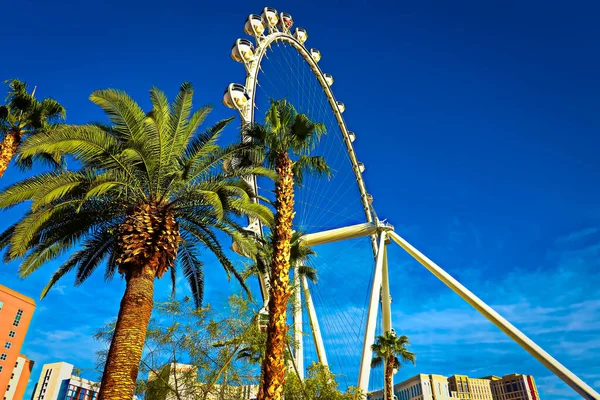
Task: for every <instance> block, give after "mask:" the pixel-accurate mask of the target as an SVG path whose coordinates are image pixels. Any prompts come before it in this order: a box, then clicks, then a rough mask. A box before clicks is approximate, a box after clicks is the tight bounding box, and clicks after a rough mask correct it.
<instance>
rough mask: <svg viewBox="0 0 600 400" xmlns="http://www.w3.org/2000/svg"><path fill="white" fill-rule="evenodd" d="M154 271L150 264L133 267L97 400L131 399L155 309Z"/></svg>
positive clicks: (127, 279) (127, 280)
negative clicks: (147, 331)
mask: <svg viewBox="0 0 600 400" xmlns="http://www.w3.org/2000/svg"><path fill="white" fill-rule="evenodd" d="M154 277H155V271H154V268H152V267H151V266H150V265H148V266H143V267H141V268H132V270H131V272H129V273H128V274H127V277H126V282H127V287H126V289H125V294H124V295H123V299H122V300H121V309H120V310H119V318H118V319H117V326H116V327H115V333H114V335H113V339H112V342H111V344H110V350H109V351H108V357H107V359H106V365H105V367H104V374H103V376H102V385H101V386H100V395H99V397H98V398H99V400H117V399H118V400H131V399H132V398H133V394H134V391H135V382H136V380H137V376H138V368H139V364H140V360H141V358H142V351H143V350H144V341H145V340H146V330H147V329H148V323H149V321H150V315H151V314H152V307H153V306H154V298H153V296H154Z"/></svg>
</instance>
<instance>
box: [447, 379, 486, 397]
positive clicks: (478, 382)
mask: <svg viewBox="0 0 600 400" xmlns="http://www.w3.org/2000/svg"><path fill="white" fill-rule="evenodd" d="M448 386H449V388H450V391H451V392H456V395H457V397H458V398H459V399H469V400H494V398H493V396H492V382H491V381H490V380H489V379H478V378H469V377H468V376H466V375H452V376H451V377H450V378H448Z"/></svg>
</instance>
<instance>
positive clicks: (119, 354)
mask: <svg viewBox="0 0 600 400" xmlns="http://www.w3.org/2000/svg"><path fill="white" fill-rule="evenodd" d="M117 235H118V237H117V252H118V255H117V258H116V263H117V264H118V265H119V272H120V273H122V274H123V275H125V281H126V283H127V286H126V289H125V294H124V295H123V299H122V300H121V308H120V310H119V318H118V319H117V325H116V327H115V333H114V335H113V339H112V342H111V344H110V349H109V351H108V356H107V359H106V365H105V367H104V374H103V375H102V385H101V387H100V394H99V396H98V399H99V400H131V399H132V398H133V394H134V391H135V382H136V380H137V376H138V368H139V364H140V360H141V358H142V352H143V350H144V342H145V340H146V331H147V329H148V323H149V321H150V315H151V314H152V308H153V306H154V298H153V296H154V279H155V278H157V277H158V278H160V277H161V276H162V275H163V274H164V273H165V272H166V271H167V270H168V269H169V268H170V267H172V266H173V264H174V262H175V258H176V257H177V249H178V246H179V242H180V240H181V239H180V235H179V227H178V225H177V222H176V220H175V216H174V215H173V213H172V212H171V211H170V210H168V209H165V208H161V207H160V205H157V204H155V203H149V204H141V205H139V206H137V207H134V208H132V209H131V210H130V211H129V213H128V215H127V217H126V218H125V222H124V223H123V224H122V225H121V227H120V228H119V232H118V233H117Z"/></svg>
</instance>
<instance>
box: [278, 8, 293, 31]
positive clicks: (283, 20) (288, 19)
mask: <svg viewBox="0 0 600 400" xmlns="http://www.w3.org/2000/svg"><path fill="white" fill-rule="evenodd" d="M292 25H294V19H293V18H292V16H291V15H290V14H288V13H284V12H282V13H281V14H279V28H280V29H281V30H282V31H284V32H287V31H289V30H290V28H291V27H292Z"/></svg>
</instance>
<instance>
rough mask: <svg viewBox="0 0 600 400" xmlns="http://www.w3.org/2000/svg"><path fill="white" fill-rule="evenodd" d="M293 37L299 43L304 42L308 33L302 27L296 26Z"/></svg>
mask: <svg viewBox="0 0 600 400" xmlns="http://www.w3.org/2000/svg"><path fill="white" fill-rule="evenodd" d="M294 37H295V38H296V40H298V41H299V42H300V43H302V44H304V42H306V39H308V33H307V32H306V29H304V28H296V30H295V31H294Z"/></svg>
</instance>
